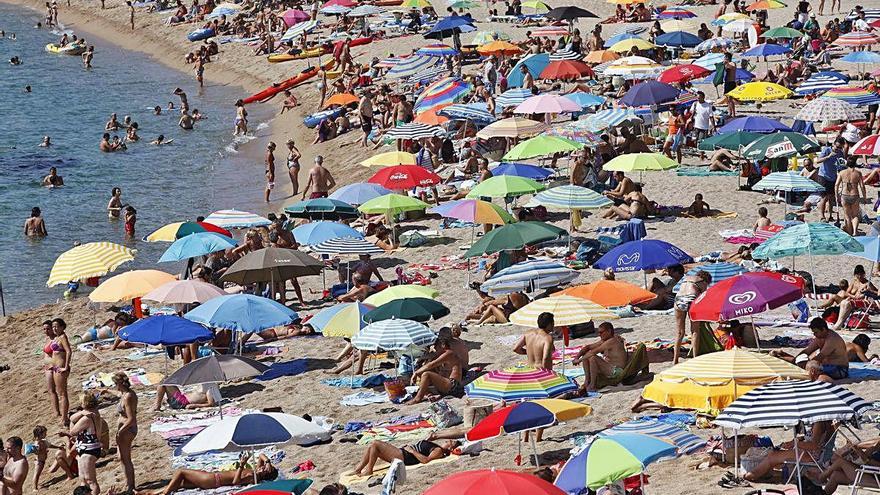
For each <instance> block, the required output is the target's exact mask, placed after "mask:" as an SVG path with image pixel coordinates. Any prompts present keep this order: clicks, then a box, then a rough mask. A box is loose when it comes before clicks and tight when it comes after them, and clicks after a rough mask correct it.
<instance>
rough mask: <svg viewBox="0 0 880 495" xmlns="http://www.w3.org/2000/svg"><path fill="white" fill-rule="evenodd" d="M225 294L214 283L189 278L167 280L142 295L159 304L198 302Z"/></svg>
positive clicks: (142, 297) (145, 298) (143, 297)
mask: <svg viewBox="0 0 880 495" xmlns="http://www.w3.org/2000/svg"><path fill="white" fill-rule="evenodd" d="M225 295H226V292H225V291H224V290H223V289H221V288H220V287H217V286H216V285H214V284H209V283H207V282H202V281H201V280H193V279H188V280H172V281H170V282H166V283H164V284H162V285H160V286H159V287H156V288H155V289H153V290H151V291H150V292H147V293H146V294H144V295H143V296H141V299H144V300H147V301H154V302H157V303H159V304H196V303H203V302H205V301H208V300H209V299H213V298H215V297H219V296H225Z"/></svg>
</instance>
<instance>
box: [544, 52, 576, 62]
mask: <svg viewBox="0 0 880 495" xmlns="http://www.w3.org/2000/svg"><path fill="white" fill-rule="evenodd" d="M580 58H581V54H580V53H576V52H573V51H571V50H565V49H563V50H556V51H555V52H553V53H551V54H550V61H551V62H557V61H560V60H580Z"/></svg>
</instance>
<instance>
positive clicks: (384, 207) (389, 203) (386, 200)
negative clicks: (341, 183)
mask: <svg viewBox="0 0 880 495" xmlns="http://www.w3.org/2000/svg"><path fill="white" fill-rule="evenodd" d="M427 207H428V204H427V203H425V202H424V201H420V200H418V199H416V198H411V197H409V196H404V195H402V194H386V195H384V196H379V197H378V198H375V199H371V200H369V201H367V202H366V203H364V204H362V205H360V206H359V207H358V210H360V211H362V212H364V213H366V214H368V215H373V214H376V213H386V214H397V213H403V212H405V211H416V210H424V209H425V208H427Z"/></svg>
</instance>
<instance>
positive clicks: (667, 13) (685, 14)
mask: <svg viewBox="0 0 880 495" xmlns="http://www.w3.org/2000/svg"><path fill="white" fill-rule="evenodd" d="M696 16H697V14H694V13H693V12H691V11H690V10H687V9H686V8H684V7H682V6H672V7H667V8H666V9H665V10H663V11H661V12H660V13H659V14H657V18H658V19H690V18H692V17H696ZM661 27H662V26H661Z"/></svg>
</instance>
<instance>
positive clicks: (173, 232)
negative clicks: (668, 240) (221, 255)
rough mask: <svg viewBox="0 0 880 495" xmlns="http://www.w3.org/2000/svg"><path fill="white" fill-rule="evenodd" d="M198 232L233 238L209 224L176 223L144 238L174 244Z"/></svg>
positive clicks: (221, 229)
mask: <svg viewBox="0 0 880 495" xmlns="http://www.w3.org/2000/svg"><path fill="white" fill-rule="evenodd" d="M198 232H215V233H217V234H221V235H225V236H227V237H232V234H231V233H229V231H228V230H226V229H224V228H222V227H218V226H216V225H214V224H210V223H208V222H174V223H169V224H168V225H165V226H163V227H159V228H158V229H156V230H154V231H153V232H151V233H150V234H149V235H147V236H145V237H144V240H145V241H147V242H158V241H164V242H174V241H176V240H177V239H180V238H181V237H185V236H188V235H190V234H195V233H198Z"/></svg>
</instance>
